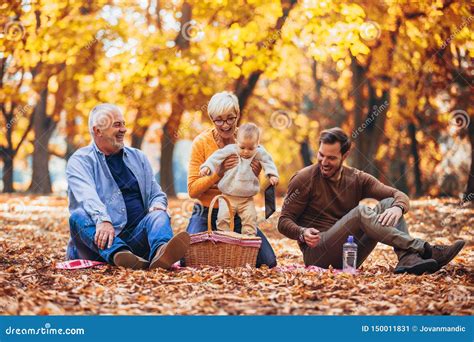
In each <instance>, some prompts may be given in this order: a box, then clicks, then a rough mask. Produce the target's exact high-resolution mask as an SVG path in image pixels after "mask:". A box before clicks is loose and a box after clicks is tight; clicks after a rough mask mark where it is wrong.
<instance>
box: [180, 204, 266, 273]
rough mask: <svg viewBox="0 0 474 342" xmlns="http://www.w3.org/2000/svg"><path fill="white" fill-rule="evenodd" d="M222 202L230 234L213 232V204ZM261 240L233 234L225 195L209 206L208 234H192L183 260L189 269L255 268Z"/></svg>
mask: <svg viewBox="0 0 474 342" xmlns="http://www.w3.org/2000/svg"><path fill="white" fill-rule="evenodd" d="M219 198H222V199H224V201H225V202H226V204H227V206H228V208H229V216H230V220H229V222H230V232H227V231H226V232H221V231H213V230H212V224H211V218H212V208H213V207H214V204H215V202H216V201H217V200H218V199H219ZM261 244H262V239H261V238H259V237H257V236H246V235H242V234H238V233H235V232H234V212H233V210H232V207H231V205H230V202H229V200H228V199H227V197H225V196H224V195H217V196H216V197H214V198H213V199H212V201H211V204H210V205H209V214H208V216H207V232H202V233H197V234H191V244H190V246H189V248H188V251H187V252H186V255H185V256H184V260H185V264H186V266H189V267H196V266H203V265H208V266H220V267H230V268H231V267H244V266H246V265H247V264H249V265H251V266H255V264H256V261H257V254H258V250H259V249H260V245H261Z"/></svg>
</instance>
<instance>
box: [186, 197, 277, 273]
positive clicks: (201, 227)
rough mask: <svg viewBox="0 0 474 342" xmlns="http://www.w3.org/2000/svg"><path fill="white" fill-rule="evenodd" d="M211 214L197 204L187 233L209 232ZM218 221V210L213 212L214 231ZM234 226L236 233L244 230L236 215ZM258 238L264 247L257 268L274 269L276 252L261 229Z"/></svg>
mask: <svg viewBox="0 0 474 342" xmlns="http://www.w3.org/2000/svg"><path fill="white" fill-rule="evenodd" d="M208 213H209V208H207V207H200V206H199V205H197V204H195V205H194V207H193V214H192V216H191V219H190V220H189V224H188V228H187V229H186V231H187V232H188V233H189V234H195V233H201V232H205V231H207V215H208ZM216 220H217V209H214V210H212V222H211V225H212V230H216V229H217V228H216ZM234 226H235V232H237V233H240V232H241V229H242V224H241V222H240V217H239V216H238V215H235V217H234ZM257 236H258V237H260V238H261V239H262V245H261V246H260V250H259V251H258V255H257V265H256V266H257V267H260V266H262V265H267V266H268V267H270V268H272V267H275V266H276V265H277V261H276V256H275V252H274V251H273V248H272V246H271V245H270V242H268V240H267V237H266V236H265V235H264V234H263V233H262V231H261V230H260V229H258V228H257Z"/></svg>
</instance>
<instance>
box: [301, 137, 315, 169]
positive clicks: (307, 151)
mask: <svg viewBox="0 0 474 342" xmlns="http://www.w3.org/2000/svg"><path fill="white" fill-rule="evenodd" d="M300 154H301V158H302V159H303V164H304V166H305V167H306V166H310V165H311V164H313V162H312V161H311V147H310V146H309V143H308V139H306V140H305V141H303V142H302V143H301V144H300Z"/></svg>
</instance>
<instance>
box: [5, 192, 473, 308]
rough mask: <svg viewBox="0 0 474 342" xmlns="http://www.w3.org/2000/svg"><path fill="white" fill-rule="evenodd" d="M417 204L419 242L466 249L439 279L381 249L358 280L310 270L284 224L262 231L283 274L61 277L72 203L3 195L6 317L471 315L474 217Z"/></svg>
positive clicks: (104, 269)
mask: <svg viewBox="0 0 474 342" xmlns="http://www.w3.org/2000/svg"><path fill="white" fill-rule="evenodd" d="M411 203H412V209H411V211H410V212H409V213H408V214H407V221H408V223H409V227H410V231H411V233H412V234H413V235H414V236H416V237H420V238H423V239H427V240H428V241H431V242H433V243H449V242H452V241H454V240H455V239H457V238H464V239H465V240H467V245H466V247H465V248H464V249H463V251H462V252H461V253H460V255H459V256H458V257H457V258H456V259H455V260H454V261H452V262H451V263H450V264H449V265H448V266H446V267H444V268H443V269H442V270H441V271H438V272H437V273H435V274H432V275H424V276H412V275H394V274H393V268H394V266H395V264H396V257H395V254H394V253H393V252H392V251H391V248H390V247H387V246H384V245H381V244H379V245H378V246H377V248H376V249H375V251H374V252H373V253H372V254H371V256H370V257H369V258H368V260H367V261H366V262H365V263H364V265H363V267H362V269H361V272H360V273H359V274H358V275H356V276H352V275H347V274H342V273H336V272H333V271H327V272H316V271H310V270H306V269H304V267H302V265H301V263H302V258H301V253H300V251H299V249H298V247H297V245H296V242H294V241H291V240H289V239H287V238H285V237H283V236H281V235H280V234H279V233H278V231H277V230H276V221H277V218H276V217H274V218H271V219H270V220H269V221H268V222H266V223H264V224H263V225H262V229H263V231H264V232H265V233H266V234H267V236H268V237H269V240H270V242H271V244H272V245H273V247H274V249H275V252H276V254H277V257H278V263H279V267H278V268H276V269H267V268H263V269H253V268H241V269H216V268H202V269H187V268H183V269H180V270H177V271H164V270H153V271H133V270H127V269H122V268H117V267H113V266H101V267H98V268H93V269H85V270H75V271H67V270H57V269H55V267H54V265H55V263H57V262H60V261H63V260H64V255H65V246H66V243H67V241H68V236H69V228H68V211H67V199H66V198H64V197H36V196H21V195H15V196H8V195H0V314H7V315H31V314H39V315H63V314H66V315H78V314H80V315H82V314H130V315H147V314H158V315H188V314H191V315H195V314H204V315H207V314H212V315H215V314H217V315H229V314H231V315H240V314H244V315H332V314H336V315H347V314H348V315H368V314H370V315H373V314H375V315H445V314H453V315H472V314H473V313H474V309H473V307H474V305H473V304H474V291H473V290H474V286H473V266H472V265H473V260H474V248H473V240H472V227H474V209H473V208H472V207H467V206H460V204H459V202H458V201H456V200H455V199H430V198H424V199H421V200H416V201H412V202H411ZM188 204H189V203H188ZM170 207H171V211H172V214H173V221H172V225H173V229H174V231H175V232H179V231H182V230H184V229H185V227H186V224H187V220H188V216H189V214H188V211H189V210H188V209H189V205H187V204H186V201H181V200H173V201H171V204H170ZM275 216H277V215H275Z"/></svg>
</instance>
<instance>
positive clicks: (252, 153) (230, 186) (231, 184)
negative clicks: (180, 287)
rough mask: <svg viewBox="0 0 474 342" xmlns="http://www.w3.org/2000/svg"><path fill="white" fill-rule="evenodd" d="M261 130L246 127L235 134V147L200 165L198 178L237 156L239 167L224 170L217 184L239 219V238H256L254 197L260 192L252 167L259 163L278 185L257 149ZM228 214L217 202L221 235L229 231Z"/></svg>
mask: <svg viewBox="0 0 474 342" xmlns="http://www.w3.org/2000/svg"><path fill="white" fill-rule="evenodd" d="M259 142H260V129H259V128H258V127H257V125H255V124H253V123H246V124H243V125H242V126H240V127H239V129H238V131H237V143H236V144H230V145H226V146H225V147H224V148H222V149H220V150H217V151H216V152H214V153H213V154H212V155H211V156H210V157H209V158H208V159H207V160H206V162H205V163H204V164H202V165H201V169H200V174H201V176H208V175H210V174H211V173H214V172H216V170H217V168H218V167H219V165H220V164H221V163H222V162H223V161H224V160H225V159H226V158H227V157H229V156H231V155H233V154H237V156H238V157H239V164H238V165H237V166H236V167H234V168H232V169H230V170H227V171H226V173H225V174H224V176H223V177H222V179H221V180H220V181H219V183H218V185H217V186H218V188H219V190H220V191H221V192H222V193H223V194H224V195H226V197H227V198H228V199H229V201H230V203H231V206H232V210H233V212H234V213H235V214H238V215H239V216H240V219H241V222H242V234H246V235H256V234H257V211H256V209H255V203H254V201H253V196H255V195H256V194H257V193H258V192H259V190H260V182H259V180H258V178H257V176H255V174H254V173H253V170H252V167H251V165H250V164H251V163H252V160H253V159H256V160H258V161H259V162H260V163H261V164H262V166H263V170H264V172H265V175H266V176H267V177H268V178H269V181H270V183H271V184H272V185H277V184H278V171H277V169H276V166H275V163H274V162H273V159H272V157H271V156H270V154H268V152H267V151H266V150H265V149H264V148H263V147H262V146H260V145H259ZM229 216H230V215H229V210H228V208H227V205H226V203H225V201H224V200H223V199H219V212H218V214H217V230H220V231H224V230H227V228H228V227H229Z"/></svg>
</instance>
